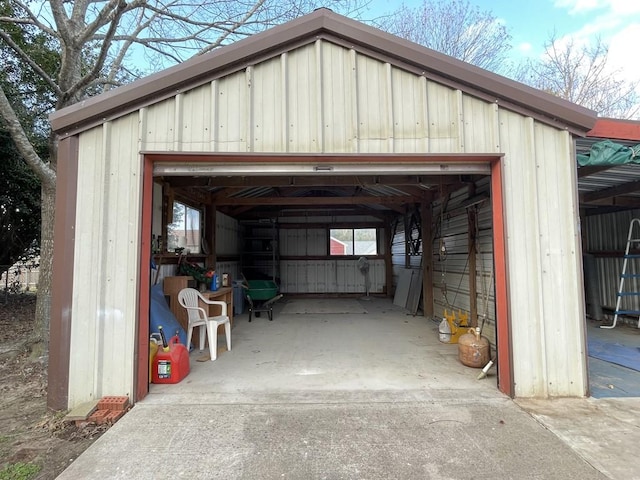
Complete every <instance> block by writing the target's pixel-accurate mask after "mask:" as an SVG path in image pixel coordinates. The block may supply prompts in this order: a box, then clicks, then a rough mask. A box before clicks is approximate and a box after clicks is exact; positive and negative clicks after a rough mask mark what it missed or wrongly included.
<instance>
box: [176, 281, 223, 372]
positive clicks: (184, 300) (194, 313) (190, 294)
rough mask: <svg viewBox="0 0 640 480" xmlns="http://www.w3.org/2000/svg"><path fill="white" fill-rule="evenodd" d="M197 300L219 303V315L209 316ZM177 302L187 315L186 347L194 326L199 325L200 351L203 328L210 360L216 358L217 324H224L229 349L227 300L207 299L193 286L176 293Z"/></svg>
mask: <svg viewBox="0 0 640 480" xmlns="http://www.w3.org/2000/svg"><path fill="white" fill-rule="evenodd" d="M198 301H202V302H203V303H205V304H207V305H219V306H220V307H221V308H222V313H221V314H220V315H215V316H213V317H209V316H208V315H207V312H206V311H205V309H204V308H202V307H201V306H200V304H199V303H198ZM178 303H180V305H182V306H183V307H184V308H185V309H186V310H187V314H188V317H189V327H188V329H187V348H189V345H191V336H192V334H193V329H194V327H200V351H202V350H204V339H205V330H206V332H207V335H208V336H209V353H210V355H211V361H214V360H215V359H216V358H217V347H218V326H219V325H224V332H225V334H226V336H227V350H228V351H230V350H231V322H230V321H229V316H228V315H227V302H221V301H219V300H209V299H208V298H205V297H204V296H202V295H201V294H200V292H199V291H198V290H196V289H195V288H183V289H182V290H180V292H179V293H178Z"/></svg>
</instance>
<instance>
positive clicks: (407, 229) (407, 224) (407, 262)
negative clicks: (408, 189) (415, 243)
mask: <svg viewBox="0 0 640 480" xmlns="http://www.w3.org/2000/svg"><path fill="white" fill-rule="evenodd" d="M402 219H403V221H404V268H411V259H410V258H409V255H410V253H411V250H410V249H409V241H410V240H411V221H410V217H409V212H408V209H405V212H404V216H403V217H402Z"/></svg>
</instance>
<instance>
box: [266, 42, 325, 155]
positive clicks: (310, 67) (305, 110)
mask: <svg viewBox="0 0 640 480" xmlns="http://www.w3.org/2000/svg"><path fill="white" fill-rule="evenodd" d="M320 44H321V42H320V41H318V42H316V43H315V44H314V45H309V46H307V47H305V48H300V49H298V50H294V51H292V52H290V53H288V54H286V56H285V58H286V72H287V77H286V83H284V84H283V86H282V88H283V90H284V92H283V96H282V98H284V99H285V101H286V104H287V117H286V118H285V119H284V121H282V123H283V124H284V126H285V128H286V131H287V142H286V145H285V146H284V149H283V150H282V151H287V152H320V151H322V117H321V114H322V100H321V95H322V93H321V92H322V89H321V87H320V82H321V79H322V75H321V74H322V72H321V65H322V63H321V62H320V61H319V57H320V55H322V52H321V50H320V48H321V47H320ZM278 120H279V119H276V121H278Z"/></svg>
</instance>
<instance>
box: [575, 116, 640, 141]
mask: <svg viewBox="0 0 640 480" xmlns="http://www.w3.org/2000/svg"><path fill="white" fill-rule="evenodd" d="M587 137H595V138H608V139H612V140H631V141H640V121H637V120H621V119H617V118H599V119H598V121H597V122H596V124H595V125H594V127H593V129H591V130H590V131H589V132H588V133H587Z"/></svg>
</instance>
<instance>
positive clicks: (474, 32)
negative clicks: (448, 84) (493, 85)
mask: <svg viewBox="0 0 640 480" xmlns="http://www.w3.org/2000/svg"><path fill="white" fill-rule="evenodd" d="M376 23H377V26H378V27H379V28H381V29H382V30H386V31H387V32H389V33H392V34H394V35H397V36H399V37H402V38H406V39H407V40H411V41H412V42H416V43H419V44H421V45H424V46H426V47H429V48H431V49H433V50H437V51H439V52H441V53H444V54H446V55H450V56H452V57H455V58H458V59H460V60H463V61H465V62H468V63H471V64H473V65H476V66H478V67H481V68H484V69H487V70H491V71H494V72H498V71H501V70H504V69H505V68H506V64H507V63H506V59H507V54H508V52H509V50H510V49H511V44H510V43H509V42H510V41H511V35H510V34H509V32H508V31H507V28H506V27H505V26H504V25H503V24H502V23H501V22H500V21H499V20H498V19H497V18H496V17H495V16H494V15H493V14H492V13H491V12H489V11H481V10H480V9H479V8H478V7H474V6H472V5H471V4H470V3H469V2H468V1H466V0H423V1H422V4H421V5H419V6H417V7H415V8H409V7H407V6H406V5H404V4H403V5H402V6H401V7H400V8H399V9H398V10H396V11H395V12H393V13H391V14H389V15H388V16H386V17H383V18H381V19H379V20H377V22H376Z"/></svg>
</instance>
